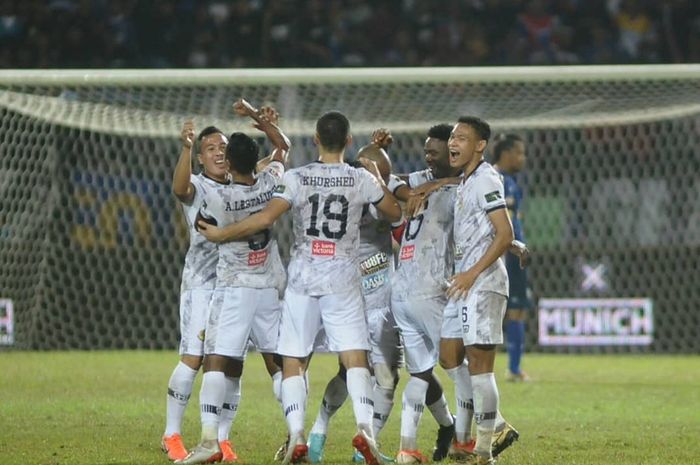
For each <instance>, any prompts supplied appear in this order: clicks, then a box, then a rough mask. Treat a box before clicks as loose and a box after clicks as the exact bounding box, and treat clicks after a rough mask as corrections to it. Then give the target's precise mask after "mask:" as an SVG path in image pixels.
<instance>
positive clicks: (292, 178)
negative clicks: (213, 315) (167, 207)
mask: <svg viewBox="0 0 700 465" xmlns="http://www.w3.org/2000/svg"><path fill="white" fill-rule="evenodd" d="M349 131H350V123H349V122H348V120H347V118H346V117H345V116H344V115H343V114H342V113H339V112H335V111H333V112H328V113H326V114H324V115H323V116H321V118H319V119H318V121H317V122H316V134H315V136H314V141H315V142H316V144H317V147H318V151H319V159H318V162H315V163H311V164H309V165H306V166H303V167H301V168H296V169H293V170H289V171H288V172H287V173H286V174H285V175H284V179H283V182H282V185H281V186H280V187H279V190H278V191H277V193H276V194H275V196H274V198H273V199H272V200H271V201H270V203H269V204H268V205H267V206H266V207H265V208H264V209H263V210H262V211H261V212H260V213H257V214H255V215H252V216H250V217H248V218H247V219H246V220H244V221H242V222H240V223H236V224H235V225H230V226H227V227H225V228H217V227H212V226H207V225H206V224H204V223H200V225H201V226H202V227H203V228H205V232H204V233H205V234H207V236H208V237H209V238H211V239H212V240H216V241H222V240H226V239H228V240H235V239H238V238H242V237H247V236H250V235H251V234H254V233H256V232H259V231H261V230H263V229H265V228H269V227H270V226H271V225H272V224H273V223H274V221H275V220H276V219H277V218H279V217H280V216H281V215H282V214H283V213H284V212H286V211H287V210H290V209H291V210H292V220H293V234H294V243H293V247H292V253H291V261H290V263H289V269H288V274H289V278H288V279H289V280H288V284H287V290H286V292H285V298H284V300H285V302H284V306H283V309H282V322H281V324H280V340H279V344H278V346H277V350H278V352H279V353H280V354H281V355H282V356H283V378H284V380H283V382H282V400H283V404H284V411H285V416H286V419H287V426H288V428H289V434H290V442H289V447H288V451H287V455H286V457H285V459H284V462H285V463H289V462H294V463H297V462H300V461H303V460H306V456H307V451H308V447H307V445H306V441H305V439H304V414H305V406H306V397H307V392H306V383H305V381H304V377H303V375H304V373H305V371H306V366H307V362H308V357H309V356H310V354H311V352H312V349H313V344H314V340H315V338H316V335H317V333H318V331H319V329H320V328H321V325H323V328H324V329H325V331H326V335H327V337H328V345H329V348H330V350H332V351H334V352H339V354H340V359H341V362H342V363H343V365H344V366H345V368H346V369H347V386H348V393H349V394H350V398H351V399H352V402H353V410H354V412H355V419H356V422H357V426H358V432H357V434H356V435H355V437H354V438H353V441H352V443H353V446H354V447H355V448H356V449H358V450H359V451H360V452H361V453H362V455H363V456H364V457H365V460H366V461H367V463H369V464H370V465H377V464H378V463H379V462H378V461H377V457H378V451H377V448H376V444H375V442H374V437H373V432H372V424H371V422H372V386H371V382H370V372H369V364H368V361H367V350H368V349H369V341H368V338H367V322H366V319H365V313H364V308H363V307H364V305H363V302H362V294H361V292H360V273H359V263H358V248H359V239H360V237H359V236H360V230H359V224H360V218H361V216H362V208H363V206H364V205H365V204H368V203H371V204H374V205H375V206H376V207H377V209H378V210H379V211H380V212H382V214H384V215H385V217H386V218H387V220H389V221H397V220H399V219H400V218H401V208H400V207H399V205H398V203H397V202H396V200H395V199H394V196H393V195H392V194H391V192H390V191H389V190H388V189H387V188H386V185H385V184H384V182H383V180H382V179H381V175H380V174H379V173H378V172H377V167H376V164H374V163H371V162H368V161H364V162H363V166H365V167H367V168H368V169H369V170H370V171H371V172H372V173H373V174H374V176H373V175H372V174H370V172H368V171H367V170H364V169H357V168H354V167H352V166H350V165H347V164H345V163H344V162H343V157H344V153H345V148H346V147H347V146H348V144H350V142H351V141H352V138H351V136H350V132H349Z"/></svg>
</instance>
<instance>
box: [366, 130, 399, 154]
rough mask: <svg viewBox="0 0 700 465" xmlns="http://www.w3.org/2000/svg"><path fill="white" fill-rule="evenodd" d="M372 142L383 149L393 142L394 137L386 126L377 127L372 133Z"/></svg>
mask: <svg viewBox="0 0 700 465" xmlns="http://www.w3.org/2000/svg"><path fill="white" fill-rule="evenodd" d="M371 139H372V143H373V144H374V145H376V146H377V147H379V148H382V149H385V148H387V147H389V146H390V145H391V144H392V142H394V137H393V136H392V135H391V132H389V130H388V129H386V128H379V129H377V130H375V131H374V132H373V133H372V137H371Z"/></svg>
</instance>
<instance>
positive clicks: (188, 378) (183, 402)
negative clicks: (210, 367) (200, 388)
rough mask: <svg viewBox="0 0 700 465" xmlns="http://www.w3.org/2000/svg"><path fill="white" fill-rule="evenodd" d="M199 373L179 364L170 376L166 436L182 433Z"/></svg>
mask: <svg viewBox="0 0 700 465" xmlns="http://www.w3.org/2000/svg"><path fill="white" fill-rule="evenodd" d="M198 371H199V370H193V369H192V368H190V367H188V366H187V365H185V364H184V363H182V362H178V364H177V366H176V367H175V369H174V370H173V374H172V375H170V381H168V396H167V401H166V410H165V412H166V413H165V433H164V435H165V436H170V435H172V434H175V433H179V432H180V427H181V426H182V417H183V415H184V414H185V409H186V408H187V402H188V401H189V400H190V396H191V395H192V384H193V383H194V378H195V377H196V376H197V372H198Z"/></svg>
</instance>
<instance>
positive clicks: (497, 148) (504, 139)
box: [492, 134, 523, 163]
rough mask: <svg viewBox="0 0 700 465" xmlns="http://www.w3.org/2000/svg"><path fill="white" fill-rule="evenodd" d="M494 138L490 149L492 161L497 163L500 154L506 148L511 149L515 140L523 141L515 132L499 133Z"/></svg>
mask: <svg viewBox="0 0 700 465" xmlns="http://www.w3.org/2000/svg"><path fill="white" fill-rule="evenodd" d="M495 140H496V142H495V144H494V145H493V150H492V153H493V162H494V163H498V160H500V159H501V154H502V153H503V152H505V151H506V150H510V149H512V148H513V146H514V145H515V143H516V142H523V138H522V137H520V136H519V135H517V134H499V135H497V136H496V139H495Z"/></svg>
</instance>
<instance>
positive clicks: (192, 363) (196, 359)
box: [180, 355, 204, 370]
mask: <svg viewBox="0 0 700 465" xmlns="http://www.w3.org/2000/svg"><path fill="white" fill-rule="evenodd" d="M203 359H204V357H203V356H201V355H183V356H182V357H180V361H181V362H182V363H184V364H185V365H187V366H188V367H190V368H192V369H193V370H199V368H200V367H201V366H202V360H203Z"/></svg>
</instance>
